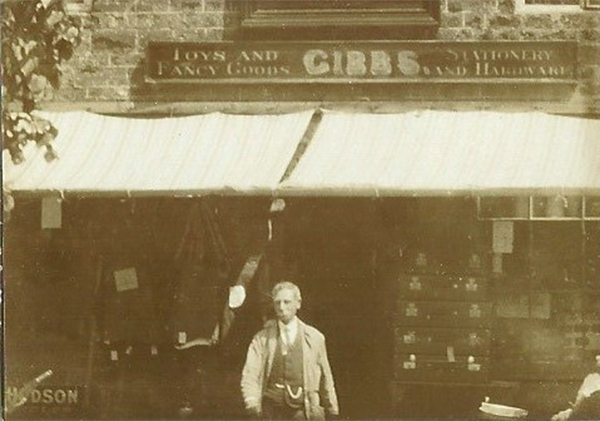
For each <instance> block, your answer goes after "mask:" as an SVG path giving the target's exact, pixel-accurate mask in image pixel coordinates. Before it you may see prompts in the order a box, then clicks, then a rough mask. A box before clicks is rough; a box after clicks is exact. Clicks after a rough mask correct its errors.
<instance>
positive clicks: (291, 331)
mask: <svg viewBox="0 0 600 421" xmlns="http://www.w3.org/2000/svg"><path fill="white" fill-rule="evenodd" d="M277 324H278V325H279V336H280V337H281V340H282V341H283V343H285V344H286V345H288V346H289V345H291V344H293V343H294V341H295V340H296V336H297V335H298V318H297V317H294V318H293V319H292V320H290V322H289V323H288V324H287V325H286V324H284V323H283V322H281V321H277ZM286 329H287V337H286V334H285V331H286ZM288 340H289V342H288Z"/></svg>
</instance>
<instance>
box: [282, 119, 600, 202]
mask: <svg viewBox="0 0 600 421" xmlns="http://www.w3.org/2000/svg"><path fill="white" fill-rule="evenodd" d="M465 193H466V194H554V193H574V194H575V193H577V194H580V193H581V194H584V193H585V194H600V121H597V120H588V119H583V118H573V117H564V116H555V115H547V114H543V113H498V112H482V111H480V112H450V111H422V112H411V113H403V114H357V113H339V112H326V113H325V115H324V116H323V119H322V121H321V124H320V126H319V127H318V128H317V130H316V132H315V135H314V137H313V139H312V141H311V143H310V145H309V146H308V148H307V149H306V151H305V153H304V155H303V157H302V158H301V159H300V161H299V162H298V165H297V166H296V168H295V170H294V171H293V172H292V174H291V175H290V177H289V178H288V179H287V180H285V181H284V182H283V183H282V186H281V189H280V194H284V195H294V194H315V195H322V194H323V195H344V194H349V195H373V194H377V195H415V194H416V195H419V194H420V195H432V194H433V195H439V194H465Z"/></svg>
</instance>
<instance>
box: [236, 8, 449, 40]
mask: <svg viewBox="0 0 600 421" xmlns="http://www.w3.org/2000/svg"><path fill="white" fill-rule="evenodd" d="M235 3H239V4H240V5H243V6H241V12H242V25H241V27H242V31H243V38H244V39H249V38H250V39H262V40H266V39H269V40H273V39H277V40H341V39H344V40H367V39H368V40H374V39H419V38H420V39H428V38H434V37H435V34H436V31H437V28H438V26H439V15H440V2H439V0H247V1H245V2H233V3H232V4H234V5H235Z"/></svg>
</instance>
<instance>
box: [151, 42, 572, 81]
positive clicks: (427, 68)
mask: <svg viewBox="0 0 600 421" xmlns="http://www.w3.org/2000/svg"><path fill="white" fill-rule="evenodd" d="M576 63H577V49H576V43H574V42H569V41H476V42H475V41H474V42H471V41H468V42H447V41H381V42H352V43H350V42H343V43H340V42H246V43H243V42H241V43H232V42H212V43H172V42H154V43H150V44H149V45H148V50H147V76H148V79H149V80H150V81H153V82H170V83H172V82H204V83H217V84H219V83H221V84H222V83H324V84H336V83H337V84H340V83H411V82H421V83H422V82H444V81H445V82H480V81H488V82H497V81H503V80H509V81H511V82H516V81H525V82H570V81H573V80H574V79H575V74H576V69H575V67H576Z"/></svg>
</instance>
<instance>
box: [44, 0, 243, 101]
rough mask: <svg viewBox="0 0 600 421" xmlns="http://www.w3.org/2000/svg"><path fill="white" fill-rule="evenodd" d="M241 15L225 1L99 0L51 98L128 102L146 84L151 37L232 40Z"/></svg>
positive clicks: (48, 97) (84, 17)
mask: <svg viewBox="0 0 600 421" xmlns="http://www.w3.org/2000/svg"><path fill="white" fill-rule="evenodd" d="M236 16H237V15H236V14H235V13H233V12H228V11H226V10H225V0H95V1H94V4H93V10H92V11H91V12H90V13H84V14H82V15H81V18H82V20H83V25H84V32H83V34H84V35H83V41H82V44H81V45H80V46H79V48H78V49H77V51H76V54H75V55H74V57H73V58H72V59H71V61H69V62H68V63H67V65H66V67H65V71H64V74H63V78H62V80H61V83H62V86H61V89H60V90H59V91H58V92H52V91H51V90H48V91H47V92H46V97H45V99H46V100H48V101H106V100H110V101H128V100H131V99H132V97H133V96H135V92H136V90H137V89H142V90H143V86H144V67H143V66H144V57H145V48H146V46H147V44H148V42H149V41H195V42H201V41H215V40H222V39H225V38H227V37H228V36H229V35H228V34H229V33H230V32H231V30H232V29H231V28H234V27H235V26H236V25H237V24H236Z"/></svg>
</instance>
